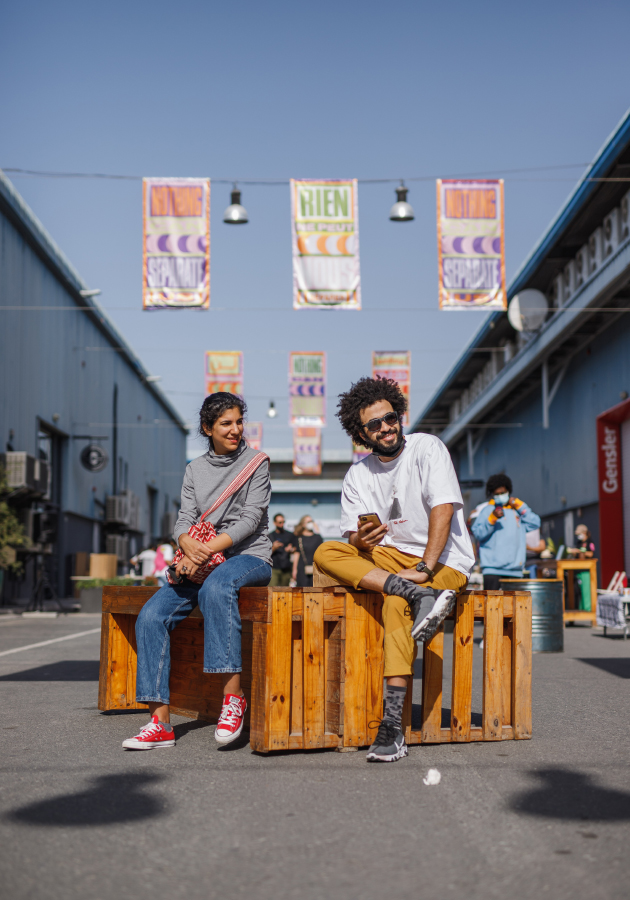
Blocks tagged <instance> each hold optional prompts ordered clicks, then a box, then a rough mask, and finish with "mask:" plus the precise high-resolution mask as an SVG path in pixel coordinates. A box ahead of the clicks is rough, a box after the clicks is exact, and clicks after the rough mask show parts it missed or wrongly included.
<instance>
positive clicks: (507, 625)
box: [501, 617, 512, 725]
mask: <svg viewBox="0 0 630 900" xmlns="http://www.w3.org/2000/svg"><path fill="white" fill-rule="evenodd" d="M501 688H502V693H503V699H502V709H501V711H502V713H503V716H502V722H503V725H511V724H512V620H511V619H507V620H506V619H505V617H504V619H503V666H502V668H501Z"/></svg>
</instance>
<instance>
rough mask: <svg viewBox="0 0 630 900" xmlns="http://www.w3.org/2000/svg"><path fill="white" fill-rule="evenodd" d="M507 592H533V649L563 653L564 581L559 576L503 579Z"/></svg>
mask: <svg viewBox="0 0 630 900" xmlns="http://www.w3.org/2000/svg"><path fill="white" fill-rule="evenodd" d="M501 589H502V590H504V591H529V592H530V593H531V595H532V650H533V651H534V653H560V652H561V651H562V650H564V620H563V612H564V603H563V590H564V584H563V581H562V579H560V578H537V579H534V578H531V579H530V578H522V579H521V578H502V579H501Z"/></svg>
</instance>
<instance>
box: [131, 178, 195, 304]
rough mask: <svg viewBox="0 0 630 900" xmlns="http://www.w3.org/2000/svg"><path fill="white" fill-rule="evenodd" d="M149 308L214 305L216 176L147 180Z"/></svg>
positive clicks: (145, 296)
mask: <svg viewBox="0 0 630 900" xmlns="http://www.w3.org/2000/svg"><path fill="white" fill-rule="evenodd" d="M142 232H143V241H144V249H143V254H142V306H143V309H179V308H189V307H193V308H197V309H208V307H209V306H210V179H209V178H144V179H143V181H142Z"/></svg>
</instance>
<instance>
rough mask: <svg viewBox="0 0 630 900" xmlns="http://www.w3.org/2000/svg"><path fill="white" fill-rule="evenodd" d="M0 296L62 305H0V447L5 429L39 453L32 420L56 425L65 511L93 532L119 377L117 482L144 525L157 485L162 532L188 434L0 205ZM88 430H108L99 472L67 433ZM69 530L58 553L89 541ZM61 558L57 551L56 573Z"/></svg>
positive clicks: (110, 485)
mask: <svg viewBox="0 0 630 900" xmlns="http://www.w3.org/2000/svg"><path fill="white" fill-rule="evenodd" d="M0 304H1V305H2V306H5V307H7V306H24V307H26V306H38V307H40V306H44V307H60V306H63V307H66V308H67V310H68V311H67V312H66V311H65V310H53V309H51V310H50V311H10V310H3V311H2V312H1V313H0V316H1V318H0V383H1V385H2V389H1V391H0V450H1V451H4V450H5V448H6V444H7V442H8V440H9V432H10V431H11V430H12V431H13V433H14V437H13V438H12V445H13V448H14V449H15V450H25V451H27V452H28V453H30V454H32V455H33V456H37V453H38V439H37V432H38V422H39V421H40V420H41V421H42V422H44V423H47V425H48V426H50V428H51V429H55V430H56V431H57V432H58V433H59V445H60V449H61V465H60V471H61V482H62V492H61V497H60V500H61V507H62V510H63V511H64V512H66V513H68V514H74V515H75V516H79V517H80V518H81V519H82V520H83V521H84V523H85V527H84V528H83V531H86V529H87V530H89V531H90V532H91V530H92V520H98V519H100V518H101V515H102V512H101V511H102V507H101V506H100V505H99V502H98V501H100V503H101V504H102V503H103V502H104V500H105V497H106V495H108V494H111V493H112V492H113V489H114V460H113V459H112V455H113V450H114V427H113V417H114V386H115V385H116V386H117V389H118V403H117V407H118V408H117V420H118V428H117V441H116V443H117V456H118V457H119V458H120V459H122V464H121V465H120V472H121V475H122V483H121V480H120V478H119V479H117V488H118V490H120V489H121V488H124V487H127V488H129V489H130V490H132V491H133V492H134V493H135V494H137V495H138V497H139V498H140V504H141V520H140V529H141V531H143V532H145V533H147V532H148V531H149V499H148V490H149V488H151V489H153V490H155V491H157V492H158V493H157V500H156V504H157V513H158V525H157V529H158V533H159V527H160V526H159V522H160V520H161V516H162V513H163V512H164V511H165V509H167V508H170V509H172V508H173V501H176V500H177V499H178V498H179V494H180V489H181V482H182V476H183V472H184V469H185V453H186V436H185V434H184V432H183V430H182V428H181V427H180V426H179V425H178V424H177V422H176V421H175V420H174V418H173V417H172V415H170V414H169V411H168V409H167V408H166V407H165V406H164V405H162V403H161V402H160V400H159V398H158V397H157V396H156V395H155V393H154V392H152V390H151V389H150V388H149V387H148V386H147V385H146V384H145V383H143V381H142V380H141V378H140V376H139V374H138V372H137V371H136V370H135V368H134V367H133V366H132V364H131V363H130V362H128V361H127V360H126V359H125V357H124V354H123V353H122V352H120V348H116V347H114V346H113V345H112V341H111V340H109V339H108V337H107V334H106V333H105V332H103V331H101V330H100V328H99V327H98V323H96V322H94V321H93V320H92V319H91V317H90V314H88V313H86V312H83V311H81V310H80V309H79V308H78V307H77V305H76V303H75V301H74V300H73V298H72V296H71V294H70V293H69V291H68V290H67V289H66V287H65V286H64V284H63V283H62V282H61V280H60V279H58V277H57V276H56V274H54V273H53V271H51V268H49V267H48V266H47V265H46V264H45V263H44V261H43V260H42V258H40V256H39V255H38V254H37V253H36V252H35V250H34V249H33V247H32V246H31V245H30V244H29V243H27V241H26V240H25V239H24V237H23V236H22V234H21V233H20V232H19V231H18V230H17V229H16V228H15V227H14V225H13V224H12V223H11V222H10V221H9V220H8V219H7V218H6V217H5V216H4V215H2V214H0ZM88 434H89V435H103V436H106V437H107V439H106V440H102V441H99V442H98V443H100V444H101V445H102V446H103V447H104V448H105V449H106V450H107V453H108V454H109V456H110V461H109V464H108V466H107V468H106V469H105V470H104V471H103V472H100V473H91V472H89V471H87V470H86V469H84V468H83V466H81V464H80V461H79V456H80V452H81V450H82V449H83V447H84V446H85V445H86V444H87V443H88V442H87V441H85V440H73V439H72V436H73V435H88ZM66 519H67V517H66ZM79 530H80V529H79ZM76 532H77V529H76V527H75V528H72V529H68V539H67V540H64V539H63V538H61V539H60V540H61V543H62V544H63V546H62V548H61V551H60V552H62V555H63V556H67V555H68V554H71V553H72V552H74V550H75V549H80V550H83V549H85V547H84V546H77V547H76V548H75V547H73V546H72V545H73V543H82V544H85V542H86V540H87V538H86V536H85V534H83V537H82V538H81V539H80V540H79V538H77V537H75V538H72V537H71V535H72V534H75V535H76ZM86 533H87V532H86ZM147 536H148V535H147ZM90 549H91V547H90ZM64 565H65V563H64V561H63V560H61V559H60V560H59V567H60V573H61V569H63V568H64ZM59 577H60V578H61V577H62V576H61V574H60V576H59ZM60 588H61V584H60Z"/></svg>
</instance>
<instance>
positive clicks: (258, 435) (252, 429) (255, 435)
mask: <svg viewBox="0 0 630 900" xmlns="http://www.w3.org/2000/svg"><path fill="white" fill-rule="evenodd" d="M243 435H244V437H245V440H246V441H247V443H248V444H249V446H250V447H251V448H252V450H261V449H262V439H263V423H262V422H246V423H245V427H244V429H243Z"/></svg>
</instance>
